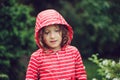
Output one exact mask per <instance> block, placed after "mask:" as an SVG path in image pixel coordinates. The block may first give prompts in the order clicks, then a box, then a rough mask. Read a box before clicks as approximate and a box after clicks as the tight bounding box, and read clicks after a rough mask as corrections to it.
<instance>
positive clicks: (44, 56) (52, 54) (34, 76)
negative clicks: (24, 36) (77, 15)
mask: <svg viewBox="0 0 120 80" xmlns="http://www.w3.org/2000/svg"><path fill="white" fill-rule="evenodd" d="M72 37H73V30H72V28H71V26H70V25H69V24H68V23H67V22H66V21H65V19H64V18H63V17H62V16H61V15H60V13H58V12H57V11H56V10H53V9H48V10H44V11H42V12H40V13H39V14H38V16H37V18H36V26H35V40H36V43H37V45H38V47H39V49H38V50H37V51H35V52H34V53H33V54H32V55H31V58H30V61H29V65H28V68H27V72H26V80H87V76H86V71H85V69H84V65H83V62H82V59H81V56H80V53H79V51H78V50H77V48H75V47H73V46H70V45H69V44H70V42H71V40H72Z"/></svg>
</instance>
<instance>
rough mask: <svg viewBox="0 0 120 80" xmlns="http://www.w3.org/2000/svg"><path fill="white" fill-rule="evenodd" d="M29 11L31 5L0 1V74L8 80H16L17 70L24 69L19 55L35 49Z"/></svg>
mask: <svg viewBox="0 0 120 80" xmlns="http://www.w3.org/2000/svg"><path fill="white" fill-rule="evenodd" d="M31 12H32V8H31V7H29V6H26V5H22V4H18V3H17V1H15V0H1V1H0V18H1V19H0V42H1V43H0V74H7V75H8V77H9V79H10V80H18V76H19V75H18V72H21V71H24V69H23V66H21V64H20V61H19V59H20V58H21V56H23V55H25V54H30V52H31V51H32V50H33V49H35V45H34V39H33V30H34V22H35V18H34V17H32V16H31Z"/></svg>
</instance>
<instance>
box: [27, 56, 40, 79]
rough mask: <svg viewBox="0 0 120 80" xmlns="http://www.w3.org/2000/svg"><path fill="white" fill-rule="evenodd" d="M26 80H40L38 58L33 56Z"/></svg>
mask: <svg viewBox="0 0 120 80" xmlns="http://www.w3.org/2000/svg"><path fill="white" fill-rule="evenodd" d="M25 80H38V60H37V56H34V55H31V58H30V61H29V64H28V68H27V72H26V79H25Z"/></svg>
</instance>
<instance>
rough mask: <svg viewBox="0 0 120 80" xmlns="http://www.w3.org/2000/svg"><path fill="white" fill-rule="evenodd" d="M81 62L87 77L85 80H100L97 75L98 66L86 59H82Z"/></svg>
mask: <svg viewBox="0 0 120 80" xmlns="http://www.w3.org/2000/svg"><path fill="white" fill-rule="evenodd" d="M83 62H84V65H85V67H86V72H87V77H88V79H87V80H92V78H97V79H100V77H99V75H98V73H97V69H98V66H97V65H96V64H94V63H92V62H91V61H89V60H88V59H84V60H83Z"/></svg>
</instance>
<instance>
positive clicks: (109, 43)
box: [60, 0, 120, 56]
mask: <svg viewBox="0 0 120 80" xmlns="http://www.w3.org/2000/svg"><path fill="white" fill-rule="evenodd" d="M60 2H61V5H63V7H62V10H61V13H62V14H63V15H64V16H65V18H66V19H67V21H68V22H69V23H70V24H71V26H72V27H73V29H74V32H75V36H74V39H73V45H75V46H77V47H78V48H79V49H80V50H81V52H82V53H83V54H85V55H88V56H89V55H91V54H92V53H94V52H99V53H102V54H103V53H105V54H104V55H106V56H109V55H117V54H118V53H119V50H118V48H119V47H120V41H119V39H120V36H119V35H120V27H119V26H120V23H119V22H120V15H119V14H120V11H119V9H120V1H113V0H111V1H110V0H80V1H73V3H71V2H67V1H63V0H62V1H60ZM116 16H117V17H116ZM78 37H79V38H78ZM78 44H79V45H78ZM107 53H109V54H107Z"/></svg>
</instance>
